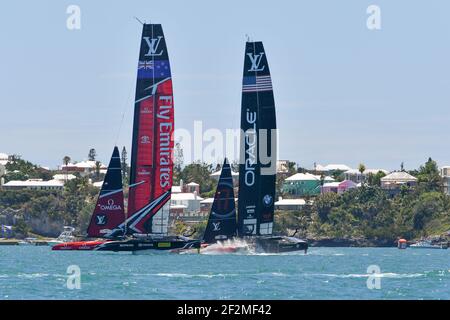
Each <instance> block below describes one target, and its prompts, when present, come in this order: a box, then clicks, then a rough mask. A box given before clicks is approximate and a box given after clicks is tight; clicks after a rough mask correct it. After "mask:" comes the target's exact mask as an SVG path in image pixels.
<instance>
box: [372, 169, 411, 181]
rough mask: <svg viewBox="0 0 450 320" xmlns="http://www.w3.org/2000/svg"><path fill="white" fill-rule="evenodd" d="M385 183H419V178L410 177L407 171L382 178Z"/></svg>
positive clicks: (396, 172)
mask: <svg viewBox="0 0 450 320" xmlns="http://www.w3.org/2000/svg"><path fill="white" fill-rule="evenodd" d="M381 181H383V182H405V181H406V182H407V181H417V178H416V177H414V176H412V175H410V174H409V173H407V172H405V171H395V172H392V173H390V174H388V175H387V176H385V177H383V178H381Z"/></svg>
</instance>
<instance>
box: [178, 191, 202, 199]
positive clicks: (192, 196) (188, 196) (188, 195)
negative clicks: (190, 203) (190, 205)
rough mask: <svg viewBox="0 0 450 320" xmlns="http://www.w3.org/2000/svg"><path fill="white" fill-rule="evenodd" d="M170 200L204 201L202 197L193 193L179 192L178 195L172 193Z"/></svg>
mask: <svg viewBox="0 0 450 320" xmlns="http://www.w3.org/2000/svg"><path fill="white" fill-rule="evenodd" d="M172 200H198V201H202V200H204V199H203V198H202V197H199V196H197V198H196V195H195V194H194V193H189V192H180V193H173V194H172Z"/></svg>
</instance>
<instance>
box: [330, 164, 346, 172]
mask: <svg viewBox="0 0 450 320" xmlns="http://www.w3.org/2000/svg"><path fill="white" fill-rule="evenodd" d="M325 169H326V171H333V170H339V171H348V170H350V169H351V168H350V167H349V166H346V165H345V164H329V165H326V166H325Z"/></svg>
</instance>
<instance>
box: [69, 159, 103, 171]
mask: <svg viewBox="0 0 450 320" xmlns="http://www.w3.org/2000/svg"><path fill="white" fill-rule="evenodd" d="M95 162H96V161H89V160H87V161H81V162H77V163H69V164H67V167H76V168H83V169H93V168H95V167H96V165H95ZM62 167H63V168H65V167H66V165H63V166H62ZM100 168H101V169H106V168H107V166H105V165H104V164H103V163H100Z"/></svg>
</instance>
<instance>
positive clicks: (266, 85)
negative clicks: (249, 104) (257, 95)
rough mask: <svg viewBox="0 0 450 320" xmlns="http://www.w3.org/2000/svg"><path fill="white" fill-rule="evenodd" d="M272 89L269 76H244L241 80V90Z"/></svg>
mask: <svg viewBox="0 0 450 320" xmlns="http://www.w3.org/2000/svg"><path fill="white" fill-rule="evenodd" d="M270 90H272V80H271V79H270V76H252V77H244V79H243V81H242V92H261V91H270Z"/></svg>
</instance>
